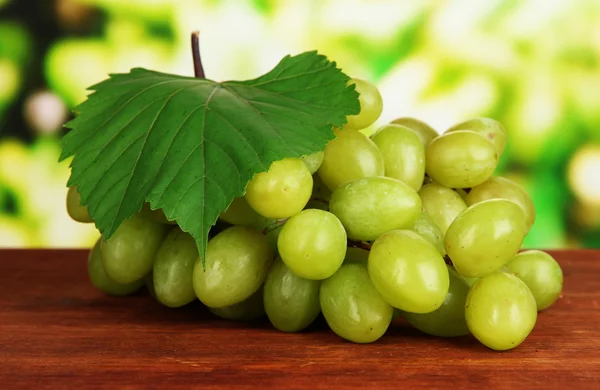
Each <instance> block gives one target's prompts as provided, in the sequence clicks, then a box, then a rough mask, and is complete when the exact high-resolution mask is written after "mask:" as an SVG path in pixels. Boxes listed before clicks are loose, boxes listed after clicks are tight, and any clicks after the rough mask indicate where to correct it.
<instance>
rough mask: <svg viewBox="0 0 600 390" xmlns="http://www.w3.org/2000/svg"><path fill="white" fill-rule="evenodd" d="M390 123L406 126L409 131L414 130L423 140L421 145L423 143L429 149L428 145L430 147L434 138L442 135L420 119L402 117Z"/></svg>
mask: <svg viewBox="0 0 600 390" xmlns="http://www.w3.org/2000/svg"><path fill="white" fill-rule="evenodd" d="M390 123H391V124H396V125H402V126H406V127H408V128H409V129H411V130H413V131H414V132H415V134H417V136H418V137H419V139H420V140H421V143H423V146H425V147H427V145H429V143H430V142H431V140H433V139H434V138H436V137H437V136H439V135H440V134H439V133H438V132H437V131H435V129H434V128H433V127H431V126H429V125H428V124H427V123H425V122H423V121H421V120H419V119H416V118H411V117H402V118H397V119H394V120H393V121H392V122H390Z"/></svg>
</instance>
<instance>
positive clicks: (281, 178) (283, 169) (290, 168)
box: [245, 158, 313, 219]
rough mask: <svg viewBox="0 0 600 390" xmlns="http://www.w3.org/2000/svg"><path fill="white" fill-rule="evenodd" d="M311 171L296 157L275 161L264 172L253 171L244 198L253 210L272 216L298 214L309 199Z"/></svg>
mask: <svg viewBox="0 0 600 390" xmlns="http://www.w3.org/2000/svg"><path fill="white" fill-rule="evenodd" d="M312 185H313V183H312V175H311V174H310V171H309V170H308V167H307V166H306V164H305V163H304V162H303V161H302V160H301V159H299V158H286V159H283V160H280V161H275V162H274V163H273V164H271V167H270V168H269V170H268V171H267V172H261V173H257V174H256V175H254V177H253V178H252V180H250V182H249V183H248V186H247V187H246V195H245V196H246V200H247V201H248V204H249V205H250V207H252V208H253V209H254V210H255V211H256V212H257V213H259V214H260V215H262V216H264V217H266V218H272V219H279V218H288V217H291V216H292V215H295V214H298V213H299V212H300V211H301V210H302V209H303V208H304V206H305V205H306V203H307V202H308V199H310V194H311V193H312Z"/></svg>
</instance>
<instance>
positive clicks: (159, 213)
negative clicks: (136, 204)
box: [140, 202, 177, 225]
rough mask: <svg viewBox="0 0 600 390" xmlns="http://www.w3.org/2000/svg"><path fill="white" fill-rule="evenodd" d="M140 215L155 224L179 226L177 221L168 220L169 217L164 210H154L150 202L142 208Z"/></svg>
mask: <svg viewBox="0 0 600 390" xmlns="http://www.w3.org/2000/svg"><path fill="white" fill-rule="evenodd" d="M140 214H142V215H143V216H144V217H145V218H149V219H151V220H153V221H154V222H160V223H164V224H167V225H176V224H177V221H169V219H168V218H167V216H166V215H165V213H164V211H163V210H162V209H156V210H152V207H151V206H150V203H148V202H146V203H144V205H143V206H142V210H141V211H140Z"/></svg>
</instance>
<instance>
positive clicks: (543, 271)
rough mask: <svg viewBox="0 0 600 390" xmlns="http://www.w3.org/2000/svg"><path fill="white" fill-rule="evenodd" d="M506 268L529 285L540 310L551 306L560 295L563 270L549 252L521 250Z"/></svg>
mask: <svg viewBox="0 0 600 390" xmlns="http://www.w3.org/2000/svg"><path fill="white" fill-rule="evenodd" d="M506 268H507V269H508V270H509V271H510V272H512V273H514V274H515V276H516V277H518V278H519V279H521V280H522V281H523V282H525V284H526V285H527V287H529V290H531V293H532V294H533V297H534V298H535V302H536V304H537V309H538V310H539V311H542V310H544V309H547V308H549V307H550V306H552V304H554V302H556V300H557V299H558V297H560V293H561V292H562V287H563V272H562V269H561V268H560V265H558V263H557V262H556V260H554V258H553V257H552V256H550V255H549V254H548V253H546V252H542V251H539V250H528V251H524V252H521V253H519V254H518V255H516V256H515V257H513V259H512V260H511V261H510V262H509V263H508V264H507V265H506Z"/></svg>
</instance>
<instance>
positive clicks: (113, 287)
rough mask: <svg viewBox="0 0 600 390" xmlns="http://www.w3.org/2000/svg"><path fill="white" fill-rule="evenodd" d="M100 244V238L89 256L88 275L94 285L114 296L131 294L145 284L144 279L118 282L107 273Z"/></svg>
mask: <svg viewBox="0 0 600 390" xmlns="http://www.w3.org/2000/svg"><path fill="white" fill-rule="evenodd" d="M100 244H101V241H100V240H98V241H97V242H96V244H95V245H94V247H93V248H92V250H91V251H90V254H89V256H88V276H89V278H90V281H91V282H92V285H93V286H94V287H96V288H97V289H98V290H100V291H102V292H104V293H105V294H108V295H114V296H125V295H130V294H133V293H134V292H136V291H137V290H139V289H140V288H141V287H142V286H143V285H144V281H143V280H136V281H133V282H131V283H118V282H115V281H114V280H113V279H111V278H110V277H109V276H108V275H107V274H106V271H105V269H104V265H102V253H101V251H100Z"/></svg>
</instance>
